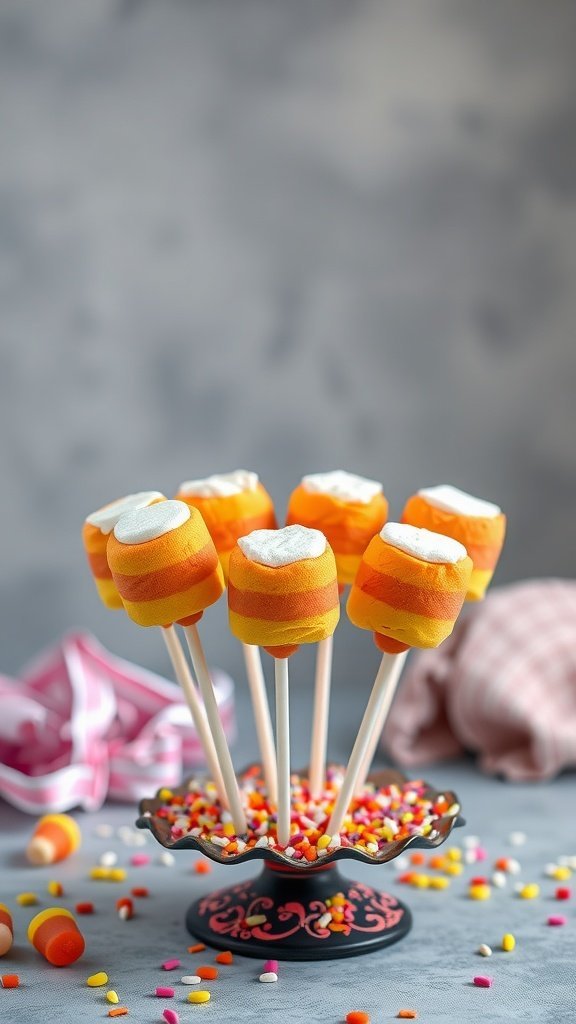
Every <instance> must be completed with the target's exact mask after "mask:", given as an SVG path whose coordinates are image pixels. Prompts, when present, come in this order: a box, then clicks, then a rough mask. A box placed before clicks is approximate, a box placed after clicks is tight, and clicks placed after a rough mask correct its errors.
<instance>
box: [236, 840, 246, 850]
mask: <svg viewBox="0 0 576 1024" xmlns="http://www.w3.org/2000/svg"><path fill="white" fill-rule="evenodd" d="M236 849H237V851H238V853H244V850H245V849H246V843H245V842H244V840H243V839H237V840H236Z"/></svg>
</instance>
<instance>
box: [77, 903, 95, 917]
mask: <svg viewBox="0 0 576 1024" xmlns="http://www.w3.org/2000/svg"><path fill="white" fill-rule="evenodd" d="M76 913H77V914H93V913H94V904H93V903H90V902H86V903H77V904H76Z"/></svg>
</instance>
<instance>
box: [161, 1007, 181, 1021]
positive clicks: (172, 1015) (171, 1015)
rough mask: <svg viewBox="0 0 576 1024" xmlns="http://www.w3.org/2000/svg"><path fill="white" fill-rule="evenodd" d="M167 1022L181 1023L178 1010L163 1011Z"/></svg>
mask: <svg viewBox="0 0 576 1024" xmlns="http://www.w3.org/2000/svg"><path fill="white" fill-rule="evenodd" d="M162 1016H163V1017H164V1020H165V1021H166V1024H180V1017H179V1016H178V1014H177V1013H176V1010H169V1009H168V1010H164V1011H163V1013H162Z"/></svg>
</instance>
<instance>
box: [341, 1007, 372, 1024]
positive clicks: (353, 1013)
mask: <svg viewBox="0 0 576 1024" xmlns="http://www.w3.org/2000/svg"><path fill="white" fill-rule="evenodd" d="M346 1024H370V1014H369V1013H365V1012H364V1010H350V1013H347V1014H346Z"/></svg>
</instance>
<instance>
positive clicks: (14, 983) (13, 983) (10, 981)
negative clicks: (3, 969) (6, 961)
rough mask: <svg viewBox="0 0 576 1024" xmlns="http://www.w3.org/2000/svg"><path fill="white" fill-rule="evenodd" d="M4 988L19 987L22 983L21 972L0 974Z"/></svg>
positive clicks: (0, 980)
mask: <svg viewBox="0 0 576 1024" xmlns="http://www.w3.org/2000/svg"><path fill="white" fill-rule="evenodd" d="M0 982H1V983H2V988H18V987H19V985H20V975H19V974H2V975H1V976H0Z"/></svg>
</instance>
